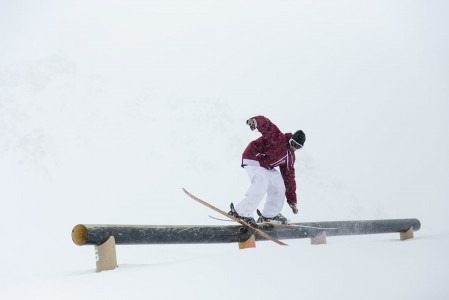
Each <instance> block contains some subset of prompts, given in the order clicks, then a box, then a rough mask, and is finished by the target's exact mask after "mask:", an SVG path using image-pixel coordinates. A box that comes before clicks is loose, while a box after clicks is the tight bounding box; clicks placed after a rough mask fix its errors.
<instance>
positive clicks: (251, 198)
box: [235, 166, 269, 217]
mask: <svg viewBox="0 0 449 300" xmlns="http://www.w3.org/2000/svg"><path fill="white" fill-rule="evenodd" d="M244 169H245V171H246V173H247V174H248V177H249V180H250V181H251V186H250V187H249V189H248V191H247V192H246V194H245V199H243V200H242V201H240V202H239V203H238V204H237V206H236V207H235V210H236V211H237V213H238V214H239V215H240V216H243V217H253V215H254V211H255V210H256V208H257V206H259V204H260V202H262V199H263V197H264V196H265V194H266V193H267V189H268V184H269V175H268V174H267V171H268V170H266V169H264V168H262V167H259V166H245V167H244Z"/></svg>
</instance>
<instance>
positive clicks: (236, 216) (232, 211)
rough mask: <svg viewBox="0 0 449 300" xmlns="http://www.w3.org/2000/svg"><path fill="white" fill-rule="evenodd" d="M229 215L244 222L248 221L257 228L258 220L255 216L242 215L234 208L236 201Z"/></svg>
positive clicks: (232, 204)
mask: <svg viewBox="0 0 449 300" xmlns="http://www.w3.org/2000/svg"><path fill="white" fill-rule="evenodd" d="M228 215H230V216H233V217H234V218H237V219H239V220H242V221H243V222H245V223H248V224H249V225H251V226H253V227H256V228H257V223H256V220H254V218H251V217H243V216H240V215H239V214H238V213H237V211H236V210H235V208H234V203H231V210H230V211H229V212H228Z"/></svg>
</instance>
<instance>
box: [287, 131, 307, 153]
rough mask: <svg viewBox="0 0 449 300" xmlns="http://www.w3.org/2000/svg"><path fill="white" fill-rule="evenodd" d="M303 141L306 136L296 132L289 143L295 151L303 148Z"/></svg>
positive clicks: (301, 132)
mask: <svg viewBox="0 0 449 300" xmlns="http://www.w3.org/2000/svg"><path fill="white" fill-rule="evenodd" d="M305 141H306V135H305V134H304V132H303V131H302V130H298V131H296V132H295V133H294V134H293V136H292V138H291V139H290V141H289V143H290V145H291V146H292V147H295V148H296V149H301V148H302V147H303V146H304V143H305Z"/></svg>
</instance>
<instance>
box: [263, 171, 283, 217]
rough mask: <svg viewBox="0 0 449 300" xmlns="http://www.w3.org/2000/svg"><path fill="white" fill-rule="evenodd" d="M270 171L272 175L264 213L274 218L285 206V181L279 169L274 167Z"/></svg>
mask: <svg viewBox="0 0 449 300" xmlns="http://www.w3.org/2000/svg"><path fill="white" fill-rule="evenodd" d="M267 171H268V170H267ZM268 172H269V174H270V177H269V183H268V189H267V201H266V202H265V206H264V208H263V212H262V215H264V216H265V217H267V218H273V217H275V216H277V215H278V214H279V213H280V212H281V211H282V207H283V206H284V202H285V201H284V199H285V183H284V179H283V178H282V175H281V173H280V172H279V171H277V170H275V169H273V170H269V171H268Z"/></svg>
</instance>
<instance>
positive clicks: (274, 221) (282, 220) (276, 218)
mask: <svg viewBox="0 0 449 300" xmlns="http://www.w3.org/2000/svg"><path fill="white" fill-rule="evenodd" d="M257 214H258V215H259V218H258V219H257V223H272V224H283V225H288V224H290V221H289V220H287V218H286V217H284V216H283V215H282V214H278V215H277V216H274V217H273V218H267V217H264V216H263V215H262V213H261V212H260V210H257Z"/></svg>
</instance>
